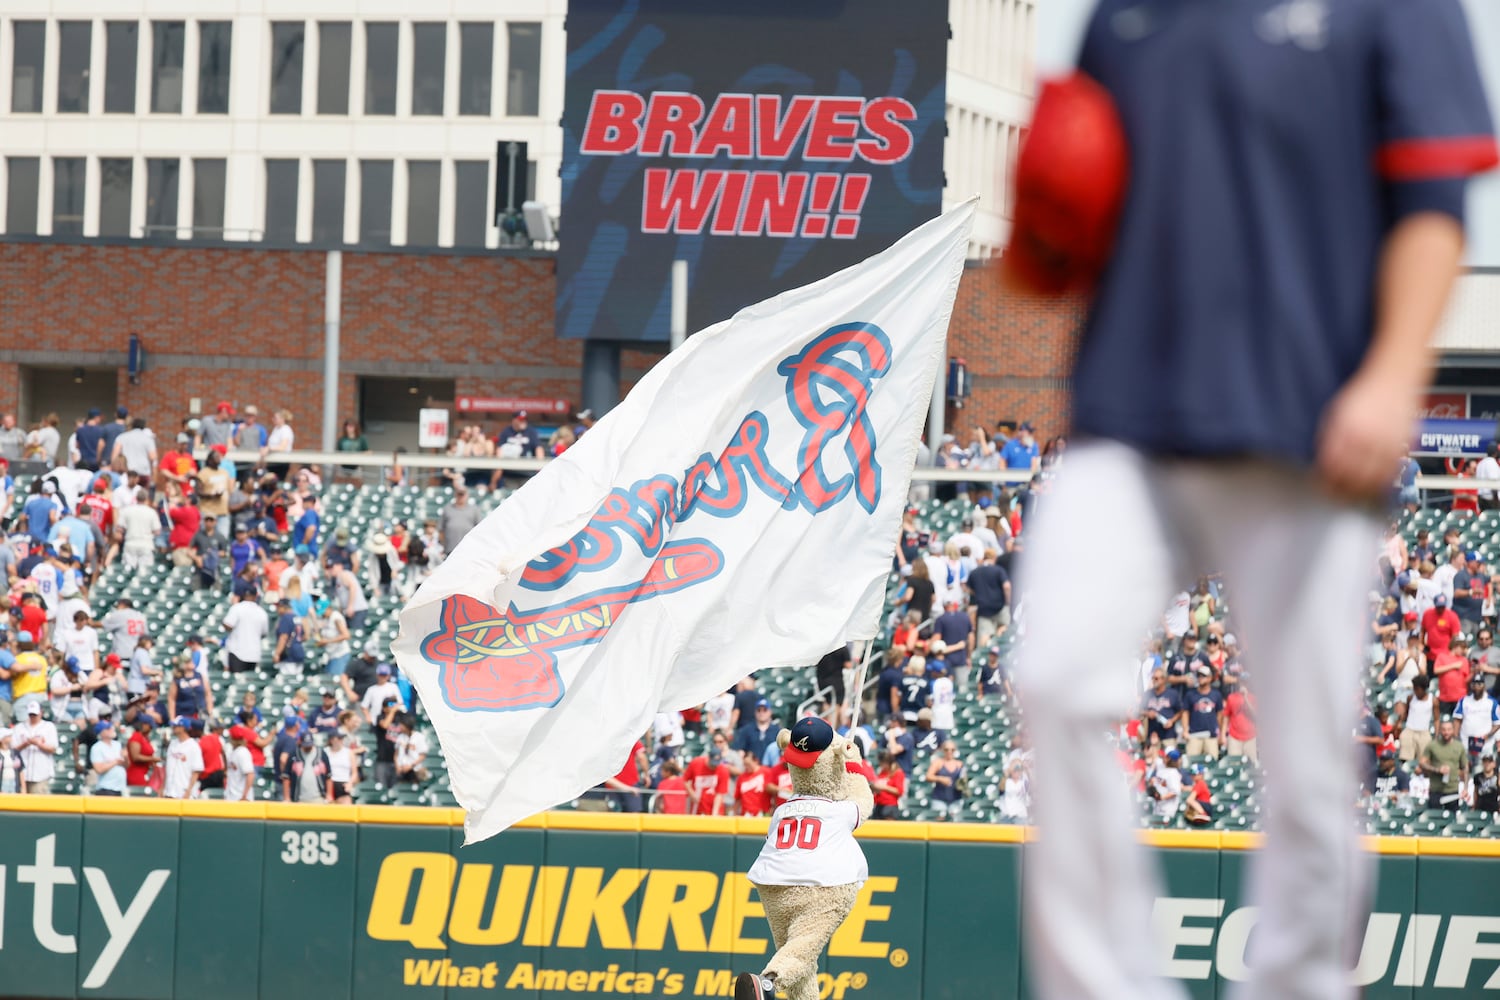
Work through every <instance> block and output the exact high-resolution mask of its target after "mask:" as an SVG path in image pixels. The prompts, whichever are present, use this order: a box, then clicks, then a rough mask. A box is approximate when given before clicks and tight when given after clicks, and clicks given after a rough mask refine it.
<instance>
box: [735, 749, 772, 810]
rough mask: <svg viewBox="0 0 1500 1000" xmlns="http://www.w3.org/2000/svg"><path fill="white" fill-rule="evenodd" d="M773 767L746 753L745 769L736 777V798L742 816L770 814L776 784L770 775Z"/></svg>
mask: <svg viewBox="0 0 1500 1000" xmlns="http://www.w3.org/2000/svg"><path fill="white" fill-rule="evenodd" d="M770 773H771V769H770V768H768V767H761V766H760V761H758V760H756V759H755V755H754V754H748V753H747V754H745V769H744V770H743V771H741V772H740V776H739V777H738V778H736V779H734V800H735V801H736V802H738V803H739V806H740V815H741V816H769V815H770V814H771V796H772V795H773V794H774V793H775V790H776V786H775V784H774V783H773V782H772V781H771V780H770V778H769V777H768V776H769V775H770Z"/></svg>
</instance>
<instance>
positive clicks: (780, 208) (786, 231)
mask: <svg viewBox="0 0 1500 1000" xmlns="http://www.w3.org/2000/svg"><path fill="white" fill-rule="evenodd" d="M807 185H808V175H807V174H806V173H802V172H800V171H796V172H792V173H788V174H778V173H775V172H773V171H764V170H757V171H756V172H755V173H753V174H751V175H750V190H749V191H747V192H746V193H745V211H744V214H743V215H742V216H741V221H740V235H741V236H759V235H760V234H761V233H762V232H764V233H766V235H768V236H796V235H797V215H798V213H800V212H801V211H802V199H803V197H804V196H806V194H807Z"/></svg>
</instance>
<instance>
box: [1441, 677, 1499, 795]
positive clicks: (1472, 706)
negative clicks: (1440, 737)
mask: <svg viewBox="0 0 1500 1000" xmlns="http://www.w3.org/2000/svg"><path fill="white" fill-rule="evenodd" d="M1453 717H1454V718H1455V719H1457V720H1459V726H1458V739H1459V742H1460V743H1462V744H1463V745H1464V746H1465V747H1466V748H1467V749H1468V751H1469V768H1470V770H1474V771H1477V770H1479V755H1480V754H1481V753H1483V752H1484V751H1485V750H1487V749H1488V750H1493V749H1494V744H1493V743H1492V742H1491V740H1493V739H1494V738H1495V734H1496V733H1500V704H1497V703H1496V701H1495V699H1494V698H1491V697H1490V693H1489V692H1488V691H1486V690H1485V689H1484V678H1483V677H1481V676H1479V675H1478V674H1474V675H1473V676H1472V677H1470V678H1469V693H1468V694H1466V695H1464V696H1463V698H1462V699H1460V701H1459V703H1458V707H1457V708H1455V709H1454V710H1453Z"/></svg>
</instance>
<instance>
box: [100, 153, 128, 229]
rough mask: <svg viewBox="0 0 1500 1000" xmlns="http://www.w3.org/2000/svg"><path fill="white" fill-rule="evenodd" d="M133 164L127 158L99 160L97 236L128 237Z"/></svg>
mask: <svg viewBox="0 0 1500 1000" xmlns="http://www.w3.org/2000/svg"><path fill="white" fill-rule="evenodd" d="M134 165H135V164H134V162H133V161H132V160H131V159H130V158H129V157H121V158H119V159H113V158H109V157H105V158H102V159H100V160H99V235H100V236H129V235H130V192H131V185H130V182H131V179H132V175H133V173H134V170H133V168H134Z"/></svg>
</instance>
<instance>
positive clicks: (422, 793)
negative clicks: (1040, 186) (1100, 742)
mask: <svg viewBox="0 0 1500 1000" xmlns="http://www.w3.org/2000/svg"><path fill="white" fill-rule="evenodd" d="M25 486H26V484H25V482H18V483H17V491H18V495H20V494H21V493H22V492H23V491H24V489H25ZM507 495H508V493H507V492H506V491H504V490H501V491H494V492H490V491H483V490H481V491H478V495H477V496H476V497H474V499H475V502H477V503H478V504H479V505H480V506H481V507H482V508H484V509H486V510H489V509H492V508H493V507H494V506H496V505H497V504H499V503H502V502H503V500H504V498H505V496H507ZM323 497H324V532H325V537H331V536H332V534H333V532H334V531H335V530H336V529H338V528H340V527H343V528H347V529H348V531H349V534H350V540H351V543H352V544H355V545H363V543H364V542H365V541H366V540H367V539H368V538H369V536H370V535H372V534H374V533H375V532H376V531H382V530H385V528H386V527H387V526H388V525H389V524H390V523H391V522H392V521H395V520H401V521H404V522H405V523H406V524H407V525H408V526H412V527H418V526H420V525H421V523H422V521H423V519H425V518H436V517H437V516H438V515H439V514H440V512H441V511H442V509H443V508H444V507H445V506H446V505H447V504H448V503H449V502H450V501H451V499H452V490H451V488H449V487H444V486H433V487H401V488H397V489H388V488H381V487H372V486H355V485H347V484H338V485H333V486H330V487H328V488H327V489H326V490H325V491H324V493H323ZM918 509H919V517H918V522H919V524H920V525H922V526H923V527H924V528H925V529H926V530H930V531H932V532H934V533H935V534H936V535H937V536H938V537H943V538H946V537H948V536H949V535H951V534H952V533H954V532H955V531H957V530H958V529H959V525H960V522H961V521H962V520H963V519H964V518H965V517H966V516H967V515H968V514H969V512H970V511H971V510H972V508H971V507H970V506H969V505H968V504H966V503H962V502H948V503H943V502H940V501H930V502H927V503H925V504H922V505H919V508H918ZM1450 526H1457V527H1459V529H1460V531H1461V533H1462V534H1461V539H1462V540H1461V543H1460V544H1462V545H1464V546H1465V547H1475V548H1478V549H1479V550H1480V551H1481V552H1484V553H1485V554H1486V557H1489V556H1490V555H1491V554H1494V553H1500V512H1496V511H1486V512H1483V513H1481V514H1479V515H1477V516H1475V515H1472V514H1467V513H1453V512H1443V511H1437V510H1425V509H1424V510H1419V511H1417V512H1416V513H1414V514H1410V515H1406V516H1404V517H1403V519H1402V521H1401V530H1402V532H1403V533H1404V534H1405V535H1406V537H1407V539H1408V541H1409V542H1410V541H1414V539H1415V534H1416V531H1417V530H1418V529H1420V528H1427V529H1429V530H1430V531H1431V532H1432V534H1433V537H1434V539H1435V540H1436V541H1438V542H1440V541H1441V538H1442V532H1443V530H1445V529H1446V528H1448V527H1450ZM1438 556H1439V558H1441V557H1442V553H1441V552H1440V553H1438ZM191 574H192V570H190V569H187V568H173V567H171V566H170V565H169V564H168V563H167V562H166V561H165V560H159V561H158V563H157V564H156V565H154V566H152V567H151V568H149V569H147V570H142V571H139V572H134V573H132V572H129V571H127V570H125V569H124V568H123V567H121V566H120V565H118V564H117V565H115V566H113V567H111V568H110V569H109V570H107V571H106V572H105V573H103V574H102V575H101V576H100V578H99V580H98V581H97V582H96V583H95V585H94V587H93V589H92V591H91V593H90V595H89V598H90V604H91V606H92V607H93V608H94V610H95V613H96V614H98V615H102V614H103V613H104V612H105V611H106V610H107V609H109V608H110V607H111V606H113V604H114V602H115V601H116V600H118V599H119V598H120V597H129V598H130V599H131V600H132V601H133V602H134V603H135V605H136V607H137V608H139V609H140V610H141V611H142V612H143V613H144V614H145V615H146V617H147V619H148V622H149V625H150V629H151V631H152V633H153V634H154V635H155V636H157V647H156V658H157V662H158V665H162V664H167V663H169V662H170V661H171V660H172V659H173V658H175V656H176V655H177V654H178V653H180V651H181V650H182V648H183V646H184V643H185V641H186V639H187V637H188V636H189V635H192V634H195V633H196V634H201V635H202V636H203V637H204V638H205V639H206V640H207V642H208V644H209V647H210V648H213V646H214V644H215V642H216V639H217V636H218V635H219V634H220V629H219V623H220V622H221V621H222V619H223V617H224V614H225V613H226V612H227V611H228V608H229V599H228V596H227V584H226V586H225V587H223V588H221V589H218V590H195V589H194V588H193V586H192V580H191ZM900 590H901V580H900V577H898V576H896V575H895V574H892V576H891V578H890V580H889V581H888V588H887V593H888V598H887V607H886V611H887V615H886V620H889V618H890V615H889V612H890V611H891V610H892V603H891V602H892V601H893V600H894V597H895V595H896V594H898V593H899V592H900ZM399 608H400V601H399V600H396V599H391V598H378V599H377V598H372V599H371V602H370V614H369V616H368V620H367V622H366V624H365V626H364V629H363V630H362V631H361V632H360V633H358V634H355V635H353V636H352V640H353V644H354V648H355V649H356V650H357V649H359V648H360V646H361V645H362V644H363V643H364V642H365V641H366V640H368V639H371V638H373V639H375V640H376V641H378V642H379V643H380V644H381V645H382V647H388V645H389V642H390V641H391V640H392V639H393V638H394V637H395V634H396V630H397V612H398V611H399ZM1222 610H1223V609H1222V608H1221V612H1222ZM888 642H889V633H888V632H887V633H886V635H884V636H882V637H881V638H880V639H877V641H876V650H877V651H881V650H883V649H884V648H885V646H886V645H887V644H888ZM106 643H107V640H106ZM998 649H999V655H1000V656H1001V658H1002V660H1004V661H1008V660H1009V659H1010V657H1011V656H1012V655H1013V654H1014V650H1015V630H1010V631H1008V632H1007V633H1006V635H1005V636H1003V637H1002V638H1001V639H1000V641H999V642H998ZM106 651H107V650H106ZM988 656H989V653H988V651H986V650H983V649H981V650H979V651H978V652H977V654H976V657H975V666H976V668H979V667H982V666H983V665H984V664H985V662H986V659H987V657H988ZM270 659H271V648H270V645H269V643H268V644H267V648H266V649H265V650H264V651H263V654H262V661H261V669H260V670H258V671H255V672H252V673H247V674H242V675H239V676H237V677H233V678H231V677H230V676H229V675H227V674H225V673H223V672H215V673H214V675H213V681H212V687H213V693H214V698H215V704H216V706H218V707H219V712H220V714H221V715H228V714H230V713H231V712H232V711H233V709H234V708H237V707H238V706H239V704H240V703H241V699H242V698H243V696H244V694H245V692H246V691H250V690H253V691H255V693H256V695H257V697H258V699H259V707H260V709H261V711H262V713H264V715H265V717H266V719H267V720H274V719H276V718H278V717H279V715H280V713H281V710H282V706H283V705H284V704H285V703H286V702H287V701H288V700H290V698H291V697H292V695H293V694H294V693H295V692H296V690H297V688H299V687H305V688H307V689H308V691H309V693H310V694H311V695H312V699H313V702H314V704H316V693H317V691H318V689H319V688H322V687H333V686H336V685H337V678H335V677H332V676H329V675H327V674H325V673H322V672H321V668H322V666H323V662H324V660H323V655H322V653H321V652H320V651H318V650H317V648H316V647H314V646H309V647H308V663H307V664H306V669H307V671H308V673H307V674H306V676H305V677H302V678H293V679H288V678H283V677H278V676H276V675H275V673H274V671H273V669H272V664H271V662H270ZM756 680H757V683H758V685H759V688H760V690H761V693H762V694H763V695H764V696H765V697H766V698H767V700H769V701H770V702H771V705H772V708H773V711H774V714H775V716H776V717H777V718H779V719H783V720H789V719H790V718H791V717H792V716H794V715H795V714H796V712H797V709H798V706H799V705H800V704H802V703H803V702H805V701H806V700H807V699H808V698H809V697H810V696H811V695H812V694H813V693H814V690H815V681H814V678H813V670H812V667H811V666H808V667H806V668H804V669H800V670H797V669H791V670H787V669H782V670H768V671H764V672H762V673H760V674H759V675H757V678H756ZM1367 694H1368V696H1369V697H1370V698H1371V700H1372V702H1373V703H1380V704H1387V705H1389V704H1390V703H1391V701H1392V700H1393V699H1392V697H1391V695H1390V692H1389V691H1388V690H1384V689H1381V688H1379V687H1378V686H1377V685H1376V684H1375V683H1374V682H1373V681H1369V682H1368V683H1367ZM418 715H419V717H420V724H421V725H422V726H423V727H425V728H426V730H427V732H428V735H429V738H430V742H431V745H432V747H433V753H432V754H430V755H429V758H428V763H429V770H430V772H431V775H432V777H431V780H430V781H429V782H428V783H427V784H426V785H425V787H423V788H421V789H413V788H399V789H392V788H382V787H379V786H378V785H376V784H375V782H374V781H373V779H372V778H370V777H368V776H366V778H365V780H364V781H363V782H361V784H360V785H359V787H358V788H357V790H356V795H357V798H358V800H359V801H361V802H366V803H394V804H400V805H419V806H420V805H432V806H452V805H455V804H456V803H455V800H454V798H453V795H452V792H451V790H450V787H449V781H448V774H447V769H446V767H445V766H444V764H443V762H442V759H441V754H440V751H439V750H438V743H437V739H436V736H435V734H433V733H432V732H431V728H430V723H428V722H427V721H426V719H425V717H422V716H421V712H420V709H419V710H418ZM955 715H956V721H957V726H956V729H955V732H954V734H953V735H954V738H955V740H956V741H957V742H958V745H959V755H960V757H961V758H962V759H964V760H965V762H966V763H967V764H968V767H969V772H970V795H969V798H968V799H967V800H966V801H965V803H964V805H963V808H962V810H961V812H960V814H959V818H960V819H961V820H964V821H970V822H1003V820H1002V819H1001V818H1000V816H999V802H1000V791H999V787H1000V778H1001V767H1002V762H1003V760H1004V756H1005V754H1006V752H1007V751H1008V750H1009V749H1010V746H1011V742H1012V738H1013V735H1014V732H1015V728H1016V726H1017V724H1018V723H1019V721H1020V713H1019V707H1018V706H1017V705H1016V704H1015V703H1013V702H1012V701H1011V700H1010V699H1008V698H1006V697H1005V696H1003V695H991V696H987V697H983V698H981V697H979V696H978V695H976V694H975V693H974V692H973V691H972V690H967V691H962V692H959V693H958V700H957V704H956V711H955ZM59 730H60V732H61V735H62V742H63V746H62V748H61V750H60V752H59V755H58V769H57V776H56V778H55V779H54V782H53V791H54V792H56V793H59V794H67V793H77V792H79V791H81V789H82V786H83V778H82V774H81V771H80V769H79V768H77V767H75V765H74V763H73V753H72V741H73V740H74V739H75V738H76V735H77V732H78V730H77V727H76V726H71V725H68V724H63V725H60V726H59ZM361 740H362V741H363V743H364V745H365V746H366V747H367V748H368V749H369V750H370V752H371V759H373V751H374V734H373V733H371V732H370V731H369V729H368V728H365V729H363V730H362V732H361ZM703 743H704V740H703V737H702V736H691V737H689V740H688V743H687V746H686V747H685V748H684V754H685V755H688V756H691V755H695V754H697V753H699V752H701V751H702V748H703ZM1188 763H1189V764H1190V765H1191V764H1198V765H1201V766H1202V767H1203V768H1204V773H1205V779H1206V781H1207V783H1208V785H1209V788H1210V790H1211V791H1212V792H1213V794H1214V807H1215V818H1214V820H1213V822H1212V824H1211V827H1210V828H1211V829H1217V830H1254V829H1257V828H1258V825H1259V815H1260V801H1259V794H1258V793H1259V785H1260V780H1261V778H1260V775H1259V773H1258V772H1257V770H1256V769H1255V768H1254V766H1253V765H1252V764H1251V763H1250V762H1249V761H1248V760H1247V759H1244V758H1222V759H1219V760H1208V759H1203V760H1199V761H1189V762H1188ZM368 770H369V769H367V771H368ZM916 771H917V773H916V774H915V776H914V778H913V780H912V782H911V784H910V785H909V788H908V793H907V796H906V800H905V804H904V808H903V812H902V815H903V816H904V817H905V818H908V819H912V820H919V821H920V820H929V819H932V818H934V817H935V816H936V815H937V814H936V812H935V810H933V808H932V806H931V800H930V793H929V790H928V788H927V785H926V783H925V782H924V781H922V780H920V771H921V764H920V763H919V767H918V768H917V769H916ZM260 785H261V786H262V787H261V789H260V792H259V794H260V795H262V796H264V797H276V790H274V789H272V788H270V781H269V779H267V778H264V777H263V778H262V779H261V781H260ZM211 794H217V793H211ZM1149 806H1150V803H1149V802H1147V801H1145V800H1144V799H1143V800H1142V808H1141V824H1142V825H1143V826H1152V825H1157V824H1156V821H1155V820H1154V819H1153V818H1152V817H1151V813H1150V808H1149ZM1186 825H1187V824H1186V823H1185V821H1184V820H1183V819H1181V817H1180V816H1179V817H1178V818H1176V819H1174V820H1173V821H1172V823H1171V824H1170V826H1172V827H1175V828H1183V827H1186ZM1367 828H1368V830H1369V832H1371V833H1383V834H1393V835H1412V834H1416V835H1423V836H1455V837H1458V836H1474V837H1500V817H1496V816H1493V815H1489V814H1481V813H1474V812H1468V813H1444V812H1433V811H1429V810H1426V809H1423V808H1418V807H1411V808H1403V809H1387V808H1374V807H1372V808H1371V809H1370V810H1369V813H1368V818H1367Z"/></svg>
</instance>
